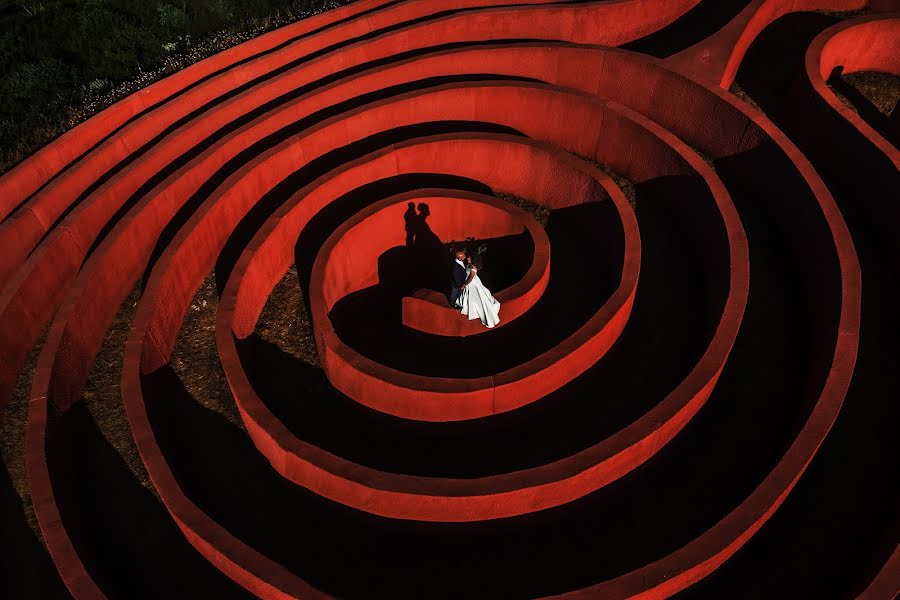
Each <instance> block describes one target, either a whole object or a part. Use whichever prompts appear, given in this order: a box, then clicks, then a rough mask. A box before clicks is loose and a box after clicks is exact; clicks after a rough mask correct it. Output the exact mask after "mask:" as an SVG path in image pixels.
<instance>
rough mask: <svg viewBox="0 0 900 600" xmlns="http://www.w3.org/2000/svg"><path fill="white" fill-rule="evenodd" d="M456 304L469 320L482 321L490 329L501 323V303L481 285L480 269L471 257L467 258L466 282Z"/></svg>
mask: <svg viewBox="0 0 900 600" xmlns="http://www.w3.org/2000/svg"><path fill="white" fill-rule="evenodd" d="M456 304H457V306H458V307H459V308H460V309H462V310H461V312H462V314H464V315H465V316H467V317H469V320H475V319H481V324H482V325H484V326H485V327H487V328H489V329H490V328H492V327H494V326H495V325H496V324H497V323H499V322H500V303H499V302H498V301H497V299H496V298H494V297H493V296H492V295H491V292H490V290H489V289H487V288H486V287H484V284H483V283H481V278H479V277H478V269H477V268H475V265H473V264H472V259H471V257H469V256H466V281H465V283H463V285H462V290H461V293H460V295H459V300H457V302H456Z"/></svg>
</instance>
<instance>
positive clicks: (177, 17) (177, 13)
mask: <svg viewBox="0 0 900 600" xmlns="http://www.w3.org/2000/svg"><path fill="white" fill-rule="evenodd" d="M156 11H157V12H158V13H159V25H160V27H162V29H163V31H181V30H182V29H184V27H185V26H186V25H187V22H188V16H187V13H185V12H184V10H183V9H181V8H178V7H177V6H173V5H171V4H161V5H160V6H157V7H156Z"/></svg>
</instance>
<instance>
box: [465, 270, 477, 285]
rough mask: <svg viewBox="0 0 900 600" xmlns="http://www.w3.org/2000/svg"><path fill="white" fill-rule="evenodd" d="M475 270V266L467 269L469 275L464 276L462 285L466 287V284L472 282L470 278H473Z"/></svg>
mask: <svg viewBox="0 0 900 600" xmlns="http://www.w3.org/2000/svg"><path fill="white" fill-rule="evenodd" d="M476 271H478V269H476V268H475V267H472V268H471V269H470V270H469V276H468V277H466V282H465V283H464V284H462V287H466V286H468V285H469V284H470V283H472V280H473V279H475V272H476Z"/></svg>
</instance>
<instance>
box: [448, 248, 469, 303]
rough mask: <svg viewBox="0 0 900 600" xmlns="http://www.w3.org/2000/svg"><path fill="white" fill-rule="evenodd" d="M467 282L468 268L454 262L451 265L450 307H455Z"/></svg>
mask: <svg viewBox="0 0 900 600" xmlns="http://www.w3.org/2000/svg"><path fill="white" fill-rule="evenodd" d="M465 282H466V268H465V267H464V266H462V265H461V264H459V261H457V260H454V261H453V262H451V263H450V306H453V307H455V306H456V301H457V300H458V299H459V295H460V293H461V292H462V286H463V284H464V283H465Z"/></svg>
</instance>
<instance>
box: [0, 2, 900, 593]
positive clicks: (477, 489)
mask: <svg viewBox="0 0 900 600" xmlns="http://www.w3.org/2000/svg"><path fill="white" fill-rule="evenodd" d="M891 10H894V11H898V10H900V6H897V5H895V3H893V2H873V3H872V5H871V6H870V5H869V3H868V2H867V1H865V0H804V1H802V2H796V1H792V2H788V1H787V0H744V1H737V0H735V1H728V2H715V1H713V0H704V1H702V2H700V1H698V0H605V1H587V2H562V3H551V2H547V1H546V0H518V1H517V2H515V3H502V2H501V3H500V4H497V3H496V2H486V1H482V0H451V1H444V2H436V1H421V0H358V1H357V2H355V3H352V4H350V5H347V6H345V7H343V8H339V9H335V10H332V11H329V12H327V13H323V14H321V15H318V16H316V17H312V18H310V19H307V20H304V21H302V22H298V23H296V24H293V25H290V26H287V27H284V28H282V29H279V30H276V31H273V32H271V33H269V34H266V35H263V36H261V37H259V38H256V39H254V40H251V41H249V42H246V43H244V44H242V45H240V46H237V47H235V48H232V49H229V50H226V51H224V52H222V53H220V54H218V55H215V56H213V57H211V58H209V59H206V60H204V61H202V62H200V63H197V64H195V65H193V66H191V67H189V68H187V69H185V70H183V71H180V72H178V73H176V74H174V75H172V76H171V77H169V78H167V79H165V80H162V81H160V82H158V83H156V84H153V85H151V86H150V87H148V88H146V89H144V90H141V91H140V92H137V93H136V94H134V95H132V96H130V97H128V98H126V99H124V100H122V101H121V102H119V103H117V104H116V105H114V106H112V107H110V108H109V109H107V110H105V111H103V112H102V113H100V114H98V115H97V116H95V117H94V118H92V119H90V120H88V121H86V122H85V123H83V124H81V125H79V126H77V127H75V128H74V129H72V130H71V131H70V132H68V133H66V134H65V135H63V136H61V137H60V138H58V139H57V140H55V141H54V142H52V143H51V144H49V145H47V146H46V147H44V148H43V149H41V150H40V151H38V152H37V153H35V154H34V155H33V156H31V157H30V158H29V159H27V160H25V161H24V162H23V163H21V164H20V165H18V166H17V167H15V168H14V169H12V170H11V171H9V172H8V173H6V174H4V175H3V176H2V178H0V189H2V191H3V193H2V194H0V247H2V248H3V253H2V256H0V407H2V406H4V405H5V404H6V402H7V400H8V399H9V398H10V396H11V394H12V392H13V388H14V387H15V385H16V382H17V379H18V378H19V377H20V374H21V373H23V371H25V370H27V369H28V368H29V360H30V358H29V357H30V356H33V355H35V353H36V352H38V354H36V356H37V358H36V362H34V363H33V365H34V374H33V378H32V380H31V382H30V387H31V393H30V403H29V405H28V414H27V424H25V425H24V427H26V428H27V430H26V442H25V446H24V449H23V452H25V456H26V462H27V475H28V490H29V493H30V496H31V500H32V502H33V506H34V513H35V515H36V518H37V521H38V523H39V526H40V531H41V533H42V535H43V538H44V543H45V545H46V549H47V551H48V552H49V555H50V560H52V567H53V569H52V571H55V572H58V574H59V577H60V578H61V582H62V583H61V584H60V585H58V589H57V588H53V589H54V593H58V594H59V595H60V596H61V597H66V596H72V597H75V598H117V597H127V598H135V597H155V598H159V597H207V596H213V597H229V598H230V597H244V596H246V595H248V594H249V595H255V596H259V597H264V598H307V597H388V596H389V597H414V598H432V597H472V596H475V597H489V598H496V597H544V596H558V595H559V596H570V597H585V598H628V597H645V598H662V597H668V596H672V595H676V594H679V595H681V596H685V597H690V596H696V597H704V598H706V597H709V598H722V597H747V598H759V597H788V596H794V597H798V596H799V597H813V596H819V597H829V596H830V595H831V594H834V596H833V597H856V596H860V597H865V598H890V597H892V596H893V595H894V594H896V593H897V591H898V590H900V555H898V552H897V543H898V541H900V529H898V527H900V513H898V511H897V506H900V502H898V501H900V495H898V492H897V489H896V475H895V473H896V465H895V464H893V462H892V460H891V457H892V456H896V449H897V448H896V439H898V436H897V433H898V425H900V418H898V417H900V411H898V405H897V402H896V398H898V397H900V374H898V370H897V369H896V365H897V361H898V360H900V350H898V348H900V347H898V346H897V344H896V340H897V339H898V336H900V317H898V315H897V311H896V306H897V300H898V299H900V280H898V267H900V242H898V237H897V236H896V233H895V232H896V228H897V224H898V223H900V209H898V206H900V204H898V200H900V197H898V193H897V190H898V189H900V176H898V167H900V153H898V150H897V146H896V144H897V142H898V140H897V137H896V132H897V131H900V129H898V128H896V123H897V122H898V121H897V119H898V116H897V113H896V110H895V111H894V113H895V114H894V115H893V116H892V117H891V119H892V121H891V122H889V123H887V124H879V123H873V122H867V121H866V120H865V119H864V118H863V111H862V109H859V108H857V109H856V110H854V109H853V108H851V107H849V106H847V105H845V104H844V102H843V101H842V100H840V99H839V98H838V97H837V96H836V95H835V94H834V93H833V91H832V88H831V87H829V84H828V83H827V82H828V81H830V79H831V78H832V77H833V76H834V73H835V72H836V69H837V71H840V70H841V69H843V72H845V73H850V72H859V71H878V72H884V73H890V74H893V75H894V76H900V35H898V34H900V13H898V12H893V13H892V12H889V11H891ZM800 11H803V12H800ZM851 11H856V12H851ZM732 83H736V84H737V86H739V87H738V88H731V86H732ZM729 88H731V89H732V91H729ZM738 90H739V91H738ZM748 97H749V101H748V100H747V99H748ZM742 98H743V99H742ZM510 197H512V198H519V199H524V200H525V201H527V202H528V203H529V205H530V206H532V207H536V209H539V210H541V211H544V212H545V213H546V214H548V215H549V216H548V217H547V219H546V222H545V223H543V222H542V223H539V222H538V221H537V220H536V219H535V217H534V216H533V215H532V214H531V213H530V212H527V211H526V210H523V209H522V207H521V206H517V205H516V204H514V203H513V202H512V201H511V200H510ZM410 204H412V205H413V207H415V206H421V205H426V208H427V209H428V211H430V212H428V213H427V220H425V221H424V222H425V223H426V224H427V228H426V229H419V230H417V231H418V232H417V234H416V236H415V239H413V238H412V237H410V235H411V234H410V230H409V229H408V225H406V224H405V222H404V218H405V217H404V211H406V210H412V209H411V208H410V209H408V207H409V205H410ZM420 210H421V209H420ZM465 237H474V238H477V239H478V240H487V242H486V243H487V248H488V252H487V254H486V257H487V258H486V260H487V261H488V264H487V266H486V268H485V269H484V270H483V272H484V276H485V278H486V279H490V278H491V277H495V278H496V279H495V280H494V281H495V282H496V283H497V285H496V286H494V291H495V292H496V294H497V296H498V298H500V299H501V300H502V301H503V306H504V308H503V310H502V312H501V319H503V321H502V326H500V327H497V328H496V329H495V330H491V331H484V330H481V329H478V328H475V327H474V326H473V325H472V324H470V323H466V322H464V321H463V322H460V321H459V320H458V319H456V317H457V316H458V315H455V314H454V313H453V311H452V310H451V309H449V308H447V307H446V306H445V305H444V304H442V302H444V298H443V296H442V295H441V293H440V292H441V289H440V285H441V281H442V280H440V278H439V280H438V284H435V283H434V278H433V277H432V278H431V280H430V281H426V280H427V279H428V277H425V278H424V279H423V278H422V277H420V276H421V272H420V271H421V269H419V270H417V269H416V266H415V265H419V264H425V262H427V260H428V257H430V256H432V257H433V256H434V255H435V252H436V253H437V256H438V257H441V256H443V257H446V255H447V252H448V249H447V246H446V243H447V242H449V241H450V240H461V239H464V238H465ZM426 244H431V245H430V246H427V247H426ZM428 253H431V254H428ZM491 260H495V261H496V262H495V263H493V264H494V267H493V272H492V267H491V262H490V261H491ZM440 264H444V263H440ZM502 271H506V277H505V278H504V275H503V273H502ZM295 273H296V276H295V275H294V274H295ZM211 281H212V282H213V283H210V282H211ZM489 283H490V282H489ZM210 285H213V286H214V287H215V294H214V299H213V300H212V302H213V304H212V305H211V306H210V307H209V310H210V311H214V320H211V321H210V325H208V326H206V329H205V330H204V331H208V333H207V334H204V335H205V336H206V337H205V338H204V339H206V340H208V343H207V344H206V345H205V346H204V347H203V348H199V349H198V348H196V347H194V349H193V350H192V351H191V352H188V353H185V352H184V351H181V350H178V348H179V347H180V346H179V344H182V343H183V342H180V341H179V340H181V339H183V336H184V335H185V333H186V332H187V331H188V329H190V327H192V326H191V325H189V324H190V323H192V322H193V321H192V320H191V319H192V318H193V317H192V316H191V315H192V311H193V312H196V311H200V310H202V308H203V307H206V306H207V301H206V300H203V302H202V303H200V301H199V300H198V298H200V296H199V295H198V294H200V293H203V290H204V289H206V287H207V286H210ZM287 288H291V289H292V290H293V291H292V293H293V294H294V295H293V296H292V297H293V298H296V299H297V301H296V302H295V303H293V304H290V305H281V304H279V301H278V298H280V297H281V296H279V294H281V293H282V292H283V291H284V290H285V289H287ZM133 290H137V291H136V292H133ZM201 305H202V306H201ZM267 310H275V311H280V312H281V313H282V314H293V313H297V314H303V315H307V316H308V321H309V323H310V324H311V327H312V337H311V339H309V340H308V344H307V345H308V347H309V349H310V351H313V349H314V352H315V354H316V355H317V362H315V363H311V362H309V361H303V360H300V359H299V358H297V356H296V355H295V354H292V353H291V351H290V349H288V348H283V347H279V346H278V345H277V344H274V343H272V342H271V341H268V340H266V339H264V337H263V336H262V335H261V332H262V331H263V330H265V329H267V328H268V327H269V325H268V324H267V323H266V322H265V319H264V318H263V315H264V313H265V312H266V311H267ZM123 319H126V322H127V324H128V329H127V339H123V345H122V347H121V348H116V349H115V350H111V348H112V347H111V346H110V344H111V343H112V342H111V341H110V340H111V337H110V334H109V332H110V331H113V330H114V328H113V330H111V329H110V328H111V326H113V325H114V324H116V323H119V322H120V321H122V320H123ZM213 323H214V325H213ZM104 352H105V353H106V354H104ZM110 352H112V354H113V355H114V356H115V357H117V360H118V363H120V364H121V378H120V394H121V399H120V405H119V407H124V411H125V414H126V415H127V423H128V426H129V428H130V432H128V439H129V443H131V440H133V444H134V445H135V446H136V449H137V452H139V456H140V463H142V464H141V466H140V469H142V470H144V471H145V472H146V476H147V478H148V480H147V482H146V485H145V486H142V484H141V482H139V481H137V480H136V479H135V476H134V474H133V473H131V472H128V470H127V469H125V468H124V465H123V463H122V460H121V459H120V458H119V457H117V456H116V454H115V451H114V450H112V449H111V448H110V447H109V445H108V443H107V442H106V441H105V440H104V435H105V434H104V432H101V431H100V429H99V427H98V425H97V423H96V422H94V419H93V417H92V414H91V413H89V412H88V411H87V409H86V408H85V406H86V404H87V403H88V399H86V396H85V390H86V389H87V386H89V384H90V378H91V377H92V373H93V372H94V371H93V370H94V369H95V367H96V364H95V361H97V360H98V356H101V355H102V356H104V357H106V356H108V355H109V353H110ZM207 356H214V362H215V367H214V368H215V371H216V373H218V372H219V371H221V372H222V373H224V378H225V379H224V380H225V381H227V386H226V385H219V388H218V392H216V393H219V392H220V393H221V394H222V395H224V396H225V397H227V402H226V404H227V407H226V409H224V412H223V409H216V408H214V407H211V405H210V404H209V403H207V402H206V401H204V400H202V399H201V398H200V397H198V396H197V395H196V394H195V393H194V391H193V390H194V387H193V386H194V384H193V383H191V382H190V381H188V374H190V373H191V372H192V371H193V372H194V375H195V376H198V377H200V378H203V377H206V382H204V384H203V385H210V386H213V387H215V385H216V384H215V381H216V376H215V374H212V373H209V374H207V373H206V371H209V370H210V369H211V367H210V366H209V362H208V361H206V360H205V358H204V357H207ZM104 360H106V358H104ZM104 364H105V363H104ZM209 381H212V382H213V383H207V382H209ZM229 410H232V411H233V412H231V413H228V411H229ZM226 413H227V414H226ZM229 414H231V415H233V418H229V416H228V415H229ZM119 527H121V532H118V530H117V528H119ZM828 532H831V535H830V536H829V535H828ZM33 554H34V555H35V556H38V555H40V551H39V550H35V551H34V552H33ZM35 560H38V559H35ZM9 577H12V578H15V577H19V578H20V579H19V580H17V581H19V582H20V583H16V582H15V581H14V582H13V583H11V584H10V588H9V589H11V590H13V591H16V590H21V589H24V587H21V586H24V585H25V584H22V583H21V581H25V579H24V578H25V577H26V574H21V573H20V574H10V575H9ZM48 585H50V584H48ZM17 586H20V587H17ZM51 587H52V586H51ZM48 589H49V588H48ZM16 593H18V592H16ZM22 594H24V592H22ZM49 596H50V594H49V593H48V596H47V597H49ZM23 597H24V596H23Z"/></svg>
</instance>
